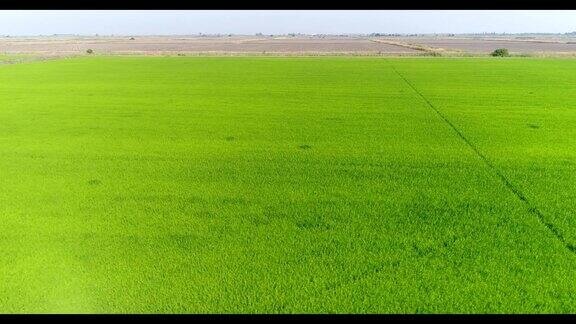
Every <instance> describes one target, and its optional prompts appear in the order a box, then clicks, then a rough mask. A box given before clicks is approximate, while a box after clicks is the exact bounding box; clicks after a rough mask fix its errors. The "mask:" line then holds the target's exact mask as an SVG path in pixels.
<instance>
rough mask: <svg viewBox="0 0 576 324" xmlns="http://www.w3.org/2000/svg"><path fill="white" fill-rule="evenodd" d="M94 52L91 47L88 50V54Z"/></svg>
mask: <svg viewBox="0 0 576 324" xmlns="http://www.w3.org/2000/svg"><path fill="white" fill-rule="evenodd" d="M93 53H94V51H93V50H92V49H91V48H89V49H87V50H86V54H93Z"/></svg>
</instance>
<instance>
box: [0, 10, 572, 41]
mask: <svg viewBox="0 0 576 324" xmlns="http://www.w3.org/2000/svg"><path fill="white" fill-rule="evenodd" d="M572 31H576V11H574V10H565V11H541V10H531V11H530V10H528V11H520V10H516V11H504V10H501V11H492V10H490V11H488V10H486V11H474V10H469V11H461V10H454V11H425V10H404V11H393V10H373V11H367V10H356V11H355V10H339V11H324V10H321V11H315V10H291V11H277V10H245V11H228V10H226V11H224V10H215V11H211V10H192V11H156V10H149V11H121V10H118V11H98V10H82V11H76V10H70V11H57V10H54V11H36V10H34V11H32V10H29V11H21V10H20V11H8V10H0V35H12V36H15V35H52V34H81V35H94V34H99V35H190V34H198V33H205V34H217V33H220V34H228V33H233V34H255V33H264V34H287V33H305V34H317V33H319V34H322V33H323V34H339V33H373V32H379V33H482V32H497V33H502V32H506V33H522V32H549V33H565V32H572Z"/></svg>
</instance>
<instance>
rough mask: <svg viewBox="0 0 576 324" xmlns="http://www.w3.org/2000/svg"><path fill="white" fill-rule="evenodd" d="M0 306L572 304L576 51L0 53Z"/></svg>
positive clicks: (475, 307) (384, 309)
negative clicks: (14, 57) (18, 56)
mask: <svg viewBox="0 0 576 324" xmlns="http://www.w3.org/2000/svg"><path fill="white" fill-rule="evenodd" d="M0 188H1V189H0V255H1V260H2V262H0V278H2V279H1V280H0V312H2V313H509V312H511V313H552V312H553V313H575V312H576V60H570V59H535V58H504V59H498V58H442V57H440V58H367V57H357V58H353V57H337V58H329V57H323V58H313V57H310V58H305V57H298V58H286V57H275V58H274V57H259V58H250V57H236V58H235V57H137V56H126V57H112V56H111V57H106V56H92V57H78V58H71V59H61V60H52V61H44V62H27V63H21V64H11V65H0Z"/></svg>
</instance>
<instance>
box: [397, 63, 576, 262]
mask: <svg viewBox="0 0 576 324" xmlns="http://www.w3.org/2000/svg"><path fill="white" fill-rule="evenodd" d="M390 66H391V67H392V70H394V72H395V73H396V74H397V75H398V76H399V77H400V78H401V79H402V80H404V82H405V83H406V84H407V85H408V86H409V87H410V88H411V89H412V90H413V91H414V92H415V93H416V94H417V95H418V96H419V97H420V98H421V99H422V100H424V102H425V103H426V104H427V105H428V107H429V108H431V109H432V110H433V111H434V112H435V113H436V114H437V115H438V116H439V117H440V118H441V119H442V120H443V121H444V122H445V123H446V124H448V126H450V128H452V130H453V131H454V132H455V133H456V135H457V136H458V137H459V138H460V139H461V140H463V141H464V142H465V143H466V145H467V146H468V147H469V148H470V149H472V151H474V153H475V154H476V155H477V156H478V157H479V158H480V159H481V160H482V161H483V162H484V164H485V165H486V166H487V167H488V168H489V169H490V170H491V171H492V172H494V173H495V174H496V176H497V177H498V178H499V179H500V181H501V182H502V183H503V184H504V186H505V187H506V188H508V190H510V191H511V192H512V193H513V194H514V195H515V196H516V198H518V199H519V200H520V201H521V202H523V203H524V204H525V205H526V207H528V212H530V213H531V214H533V215H535V216H536V218H537V219H538V221H540V223H541V224H542V225H544V226H545V227H546V228H547V229H548V230H549V231H550V233H551V234H553V235H554V237H556V239H557V240H558V241H560V242H561V243H562V244H563V245H564V247H565V248H566V249H568V251H570V252H572V253H576V245H574V244H571V243H570V242H568V241H567V240H566V238H564V236H563V235H562V233H560V231H559V230H558V228H556V226H554V224H552V223H550V222H548V221H547V220H546V218H545V217H544V214H543V213H542V211H540V210H539V209H538V208H537V207H536V206H535V205H534V204H532V203H531V202H530V200H529V199H528V198H527V197H526V195H525V194H524V193H523V192H522V191H521V190H520V189H518V188H517V187H516V186H514V184H512V182H511V181H510V180H509V179H508V178H506V176H505V175H504V173H502V171H500V170H499V169H498V168H497V167H496V166H495V165H494V164H493V163H492V162H490V160H489V159H488V157H487V156H486V155H484V153H482V151H480V149H479V148H478V147H477V146H476V145H474V143H472V141H470V140H469V139H468V138H467V137H466V136H465V135H464V133H462V132H461V131H460V130H459V129H458V128H457V127H456V125H454V123H452V122H451V121H450V120H449V119H448V118H447V117H446V116H445V115H444V114H443V113H442V112H441V111H440V110H439V109H438V108H436V106H434V105H433V104H432V103H431V102H430V100H428V98H426V97H425V96H424V95H423V94H422V92H420V91H418V89H417V88H416V87H415V86H414V85H413V84H412V83H411V82H410V81H408V79H406V78H405V77H404V76H403V75H402V74H401V73H400V72H398V70H396V68H395V67H394V66H393V65H392V64H390Z"/></svg>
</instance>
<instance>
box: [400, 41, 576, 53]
mask: <svg viewBox="0 0 576 324" xmlns="http://www.w3.org/2000/svg"><path fill="white" fill-rule="evenodd" d="M396 41H399V42H402V43H408V44H418V45H422V46H426V47H430V48H433V49H437V50H447V51H461V52H465V53H471V54H487V53H490V52H492V51H493V50H495V49H497V48H507V49H508V50H509V51H510V52H511V53H518V54H534V53H546V52H548V53H576V40H554V39H533V40H520V39H502V38H500V39H497V38H468V39H466V38H432V37H430V38H402V39H396Z"/></svg>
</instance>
